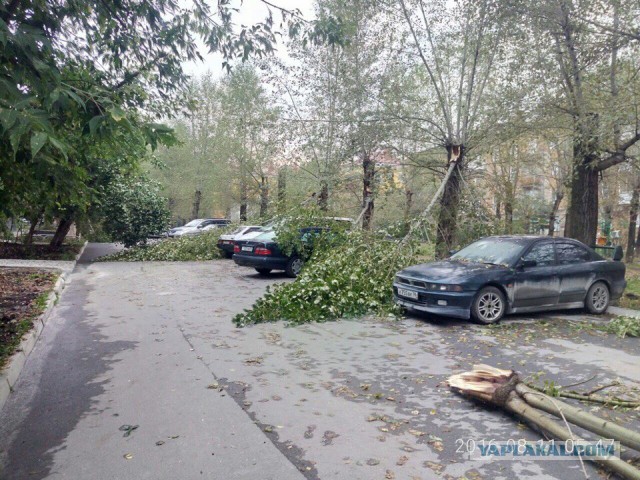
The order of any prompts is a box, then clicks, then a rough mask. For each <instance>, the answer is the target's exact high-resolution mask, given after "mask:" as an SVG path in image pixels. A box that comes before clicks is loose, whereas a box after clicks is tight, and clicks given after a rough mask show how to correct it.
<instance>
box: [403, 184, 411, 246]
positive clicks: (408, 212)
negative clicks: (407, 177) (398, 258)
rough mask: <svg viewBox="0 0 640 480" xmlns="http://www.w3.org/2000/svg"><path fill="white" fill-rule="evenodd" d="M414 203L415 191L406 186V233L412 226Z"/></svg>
mask: <svg viewBox="0 0 640 480" xmlns="http://www.w3.org/2000/svg"><path fill="white" fill-rule="evenodd" d="M412 205H413V192H412V191H411V189H409V188H406V189H405V191H404V218H403V220H404V234H405V235H406V234H407V233H408V232H409V228H410V227H411V207H412Z"/></svg>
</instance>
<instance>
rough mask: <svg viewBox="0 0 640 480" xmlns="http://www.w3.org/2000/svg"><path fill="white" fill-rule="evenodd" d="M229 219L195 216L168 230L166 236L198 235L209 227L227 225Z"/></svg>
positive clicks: (229, 221)
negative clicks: (183, 223) (184, 223)
mask: <svg viewBox="0 0 640 480" xmlns="http://www.w3.org/2000/svg"><path fill="white" fill-rule="evenodd" d="M230 223H231V220H229V219H227V218H196V219H195V220H191V221H190V222H189V223H187V224H186V225H184V226H182V227H176V228H172V229H171V230H169V232H168V233H167V236H169V237H182V236H183V235H199V234H201V233H202V232H203V231H206V230H208V229H210V228H220V227H224V226H226V225H229V224H230Z"/></svg>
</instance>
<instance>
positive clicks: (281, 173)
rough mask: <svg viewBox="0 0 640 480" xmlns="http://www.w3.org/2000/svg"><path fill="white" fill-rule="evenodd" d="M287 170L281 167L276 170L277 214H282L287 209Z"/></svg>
mask: <svg viewBox="0 0 640 480" xmlns="http://www.w3.org/2000/svg"><path fill="white" fill-rule="evenodd" d="M286 206H287V170H286V167H281V168H280V170H278V213H283V212H284V211H285V210H286V209H287V208H286Z"/></svg>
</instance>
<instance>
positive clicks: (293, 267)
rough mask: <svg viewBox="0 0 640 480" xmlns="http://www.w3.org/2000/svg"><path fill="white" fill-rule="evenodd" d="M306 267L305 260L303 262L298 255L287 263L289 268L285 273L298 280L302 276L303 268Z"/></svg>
mask: <svg viewBox="0 0 640 480" xmlns="http://www.w3.org/2000/svg"><path fill="white" fill-rule="evenodd" d="M303 265H304V260H302V259H301V258H300V257H298V256H297V255H294V256H293V257H291V258H290V259H289V261H288V262H287V266H286V268H285V269H284V273H285V274H286V275H287V277H290V278H296V277H297V276H298V275H300V271H301V270H302V266H303Z"/></svg>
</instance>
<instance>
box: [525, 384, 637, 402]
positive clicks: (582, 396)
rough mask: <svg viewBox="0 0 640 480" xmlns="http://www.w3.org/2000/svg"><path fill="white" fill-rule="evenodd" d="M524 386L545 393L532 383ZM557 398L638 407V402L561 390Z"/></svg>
mask: <svg viewBox="0 0 640 480" xmlns="http://www.w3.org/2000/svg"><path fill="white" fill-rule="evenodd" d="M525 385H527V387H529V388H531V389H533V390H536V391H538V392H540V393H544V394H545V395H546V392H545V390H544V389H542V388H540V387H537V386H536V385H534V384H532V383H527V384H525ZM609 386H610V385H609ZM557 396H558V397H563V398H572V399H574V400H581V401H583V402H593V403H601V404H603V405H613V406H616V407H624V408H637V407H640V402H634V401H631V400H622V399H620V398H610V397H601V396H599V395H585V394H583V393H578V392H563V391H562V390H560V391H558V393H557Z"/></svg>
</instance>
